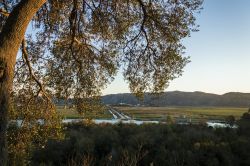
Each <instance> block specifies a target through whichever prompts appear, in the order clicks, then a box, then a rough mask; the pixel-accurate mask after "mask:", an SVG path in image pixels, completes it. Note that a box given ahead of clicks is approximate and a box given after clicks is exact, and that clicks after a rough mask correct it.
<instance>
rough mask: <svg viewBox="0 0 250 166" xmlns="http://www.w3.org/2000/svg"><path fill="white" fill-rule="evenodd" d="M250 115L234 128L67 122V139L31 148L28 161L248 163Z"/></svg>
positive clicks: (187, 164)
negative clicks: (237, 127) (31, 151)
mask: <svg viewBox="0 0 250 166" xmlns="http://www.w3.org/2000/svg"><path fill="white" fill-rule="evenodd" d="M249 122H250V114H249V113H245V114H244V115H243V116H242V118H241V119H240V120H239V121H238V124H239V125H240V127H239V129H230V128H218V129H213V128H208V127H206V126H202V125H194V126H185V125H184V126H180V125H164V124H158V125H156V124H146V125H140V126H137V125H125V124H118V125H108V124H103V125H95V124H74V125H73V124H71V125H68V126H67V128H66V139H64V140H50V141H49V142H48V143H47V145H46V146H45V148H43V149H37V150H36V151H35V152H34V153H33V157H32V161H31V164H32V165H42V164H44V165H150V164H151V165H170V166H181V165H183V166H184V165H185V166H196V165H197V166H198V165H199V166H219V165H221V166H225V165H227V166H249V165H250V141H249V139H250V135H249V133H248V131H249V129H250V125H249V124H250V123H249Z"/></svg>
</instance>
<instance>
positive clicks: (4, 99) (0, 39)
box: [0, 0, 46, 166]
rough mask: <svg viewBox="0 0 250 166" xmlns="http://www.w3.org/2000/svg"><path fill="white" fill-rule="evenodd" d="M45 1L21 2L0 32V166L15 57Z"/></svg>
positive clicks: (1, 165)
mask: <svg viewBox="0 0 250 166" xmlns="http://www.w3.org/2000/svg"><path fill="white" fill-rule="evenodd" d="M45 2H46V0H22V1H21V2H20V3H19V4H18V5H17V6H16V7H15V8H14V9H13V11H12V12H11V13H10V15H9V17H8V19H7V21H6V23H5V25H4V27H3V29H2V32H0V166H5V165H7V154H8V153H7V140H6V132H7V123H8V112H9V109H10V93H11V89H12V86H13V75H14V68H15V63H16V56H17V52H18V49H19V47H20V44H21V41H22V40H23V37H24V34H25V31H26V29H27V26H28V24H29V22H30V21H31V19H32V17H33V16H34V14H35V13H36V12H37V11H38V10H39V8H40V7H41V6H42V5H43V4H44V3H45Z"/></svg>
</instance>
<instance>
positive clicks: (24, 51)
mask: <svg viewBox="0 0 250 166" xmlns="http://www.w3.org/2000/svg"><path fill="white" fill-rule="evenodd" d="M22 55H23V58H24V60H25V63H26V65H27V66H28V69H29V73H30V77H31V78H32V79H33V80H34V81H35V82H36V84H37V85H38V86H39V90H38V92H37V95H36V97H37V96H38V95H39V94H40V93H42V94H43V95H44V96H45V98H46V99H47V100H48V101H49V102H51V100H50V98H49V97H48V96H47V94H46V92H45V89H44V87H43V84H42V83H41V82H40V81H39V80H38V78H37V77H36V76H35V74H34V72H33V69H32V66H31V63H30V60H29V58H28V52H27V50H26V41H25V39H23V40H22ZM51 103H52V102H51Z"/></svg>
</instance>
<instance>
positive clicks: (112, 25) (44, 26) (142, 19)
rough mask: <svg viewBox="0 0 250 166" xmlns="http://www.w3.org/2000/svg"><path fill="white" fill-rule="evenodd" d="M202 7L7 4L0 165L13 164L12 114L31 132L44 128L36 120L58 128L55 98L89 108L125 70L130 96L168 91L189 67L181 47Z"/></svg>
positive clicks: (176, 2)
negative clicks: (9, 143)
mask: <svg viewBox="0 0 250 166" xmlns="http://www.w3.org/2000/svg"><path fill="white" fill-rule="evenodd" d="M201 4H202V0H160V1H159V0H14V1H13V0H1V1H0V165H6V161H7V142H6V130H7V122H8V114H9V113H10V112H11V111H12V110H14V112H16V116H15V118H19V119H21V120H22V123H24V124H25V123H26V128H27V130H28V129H29V127H28V126H33V125H34V124H35V123H38V122H37V119H35V118H32V117H39V116H40V118H39V119H40V120H41V119H42V120H45V122H44V125H43V126H57V125H53V122H54V120H55V119H57V117H56V115H55V108H54V106H53V98H52V97H55V96H57V97H62V98H66V99H67V98H69V97H74V98H75V99H76V100H75V101H78V102H77V103H81V101H83V102H85V103H86V101H88V99H89V98H91V97H96V96H98V95H100V93H101V90H102V89H103V88H105V86H106V84H107V83H109V82H110V81H112V79H113V77H114V76H115V74H116V72H117V70H118V69H119V68H121V69H122V70H123V75H124V78H125V79H126V80H127V82H128V83H129V88H130V90H131V91H132V92H134V93H136V94H142V93H143V92H145V91H151V92H161V91H163V90H164V89H165V88H166V87H167V86H168V84H169V81H170V80H172V79H174V78H176V77H178V76H180V75H181V73H182V69H183V67H184V66H185V65H186V63H187V62H188V58H187V57H184V56H183V51H184V46H183V45H182V43H181V41H182V39H183V38H185V37H188V36H190V33H191V32H192V31H196V29H197V26H196V25H195V13H196V12H199V11H200V9H201ZM28 26H29V27H30V30H28V31H27V27H28ZM11 103H12V104H11ZM82 105H83V104H82ZM87 105H88V104H87ZM33 114H39V115H38V116H33ZM27 117H28V118H27ZM13 118H14V117H13ZM30 121H31V122H32V123H31V122H30ZM30 124H32V125H30ZM40 127H41V125H40Z"/></svg>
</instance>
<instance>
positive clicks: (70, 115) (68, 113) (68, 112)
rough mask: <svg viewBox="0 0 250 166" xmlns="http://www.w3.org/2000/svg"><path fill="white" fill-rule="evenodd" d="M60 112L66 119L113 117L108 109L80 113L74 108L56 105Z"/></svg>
mask: <svg viewBox="0 0 250 166" xmlns="http://www.w3.org/2000/svg"><path fill="white" fill-rule="evenodd" d="M56 109H57V111H58V113H59V114H60V115H61V116H62V117H63V118H65V119H79V118H85V119H86V118H87V119H111V118H112V115H111V114H110V113H109V112H108V111H107V110H103V111H91V112H86V113H84V114H79V113H78V112H77V111H76V109H74V108H71V109H70V108H66V109H65V108H64V107H63V106H57V107H56Z"/></svg>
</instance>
